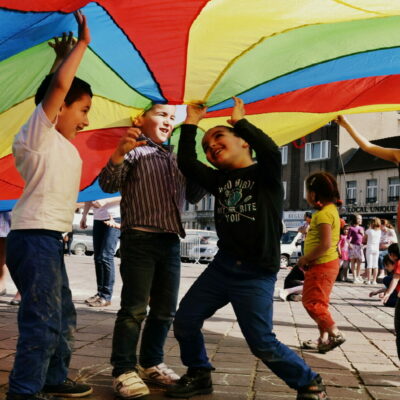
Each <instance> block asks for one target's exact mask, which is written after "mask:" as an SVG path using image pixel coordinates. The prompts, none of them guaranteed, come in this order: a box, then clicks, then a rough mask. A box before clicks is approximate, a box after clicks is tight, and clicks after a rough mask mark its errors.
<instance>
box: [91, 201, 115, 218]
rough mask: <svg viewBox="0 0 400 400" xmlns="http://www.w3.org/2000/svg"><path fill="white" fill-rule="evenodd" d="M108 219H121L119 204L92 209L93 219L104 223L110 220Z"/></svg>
mask: <svg viewBox="0 0 400 400" xmlns="http://www.w3.org/2000/svg"><path fill="white" fill-rule="evenodd" d="M110 217H112V218H120V217H121V213H120V209H119V203H118V204H116V203H109V204H105V205H104V206H103V207H99V208H93V219H95V220H98V221H105V220H107V219H110Z"/></svg>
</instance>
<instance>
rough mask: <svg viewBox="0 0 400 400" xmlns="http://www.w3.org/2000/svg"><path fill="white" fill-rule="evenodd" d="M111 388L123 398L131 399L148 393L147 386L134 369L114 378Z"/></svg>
mask: <svg viewBox="0 0 400 400" xmlns="http://www.w3.org/2000/svg"><path fill="white" fill-rule="evenodd" d="M113 388H114V390H115V392H116V394H117V395H118V396H119V397H122V398H123V399H133V398H135V397H142V396H145V395H146V394H149V393H150V390H149V388H148V387H147V386H146V384H145V383H144V382H143V381H142V380H141V379H140V377H139V375H138V374H137V373H136V371H130V372H125V373H124V374H122V375H120V376H118V377H116V378H114V380H113Z"/></svg>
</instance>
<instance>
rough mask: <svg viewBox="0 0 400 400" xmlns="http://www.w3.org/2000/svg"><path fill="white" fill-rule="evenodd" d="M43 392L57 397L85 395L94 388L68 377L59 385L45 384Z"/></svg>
mask: <svg viewBox="0 0 400 400" xmlns="http://www.w3.org/2000/svg"><path fill="white" fill-rule="evenodd" d="M42 392H43V393H47V394H50V395H52V396H56V397H85V396H89V394H91V393H93V389H92V388H91V387H90V386H89V385H85V384H84V383H79V382H75V381H73V380H71V379H68V378H67V379H66V380H65V381H64V382H63V383H60V384H58V385H44V387H43V389H42Z"/></svg>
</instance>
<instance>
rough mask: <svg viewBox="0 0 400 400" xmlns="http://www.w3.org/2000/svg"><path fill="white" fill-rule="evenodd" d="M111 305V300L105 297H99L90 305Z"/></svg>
mask: <svg viewBox="0 0 400 400" xmlns="http://www.w3.org/2000/svg"><path fill="white" fill-rule="evenodd" d="M110 305H111V301H108V300H106V299H103V298H102V297H99V298H98V299H97V300H96V301H94V302H93V303H89V307H107V306H110Z"/></svg>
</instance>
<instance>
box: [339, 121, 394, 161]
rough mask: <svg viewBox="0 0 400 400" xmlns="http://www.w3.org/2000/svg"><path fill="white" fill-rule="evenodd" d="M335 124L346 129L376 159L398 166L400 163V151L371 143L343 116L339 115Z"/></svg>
mask: <svg viewBox="0 0 400 400" xmlns="http://www.w3.org/2000/svg"><path fill="white" fill-rule="evenodd" d="M335 122H336V123H337V124H338V125H340V126H341V127H343V128H344V129H346V131H347V132H348V133H349V134H350V136H351V137H352V138H353V139H354V141H355V142H356V143H357V144H358V145H359V146H360V148H361V149H362V150H364V151H366V152H367V153H369V154H372V155H374V156H376V157H379V158H383V159H384V160H387V161H391V162H394V163H396V164H399V163H400V149H393V148H386V147H381V146H377V145H376V144H373V143H371V142H370V141H369V140H367V139H366V138H365V137H364V136H362V135H361V134H360V133H359V132H358V131H357V130H356V129H354V127H353V126H352V125H351V124H350V122H349V121H348V120H347V119H346V118H345V117H344V116H343V115H338V117H337V118H336V119H335Z"/></svg>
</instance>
